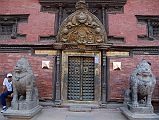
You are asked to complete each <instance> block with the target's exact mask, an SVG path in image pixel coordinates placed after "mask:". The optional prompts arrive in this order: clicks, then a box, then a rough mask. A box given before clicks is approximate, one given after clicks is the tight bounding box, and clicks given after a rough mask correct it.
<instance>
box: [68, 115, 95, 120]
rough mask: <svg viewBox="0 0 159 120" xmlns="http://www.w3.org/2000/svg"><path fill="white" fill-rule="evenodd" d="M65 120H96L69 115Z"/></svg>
mask: <svg viewBox="0 0 159 120" xmlns="http://www.w3.org/2000/svg"><path fill="white" fill-rule="evenodd" d="M65 120H94V119H93V117H92V116H86V115H84V116H79V115H76V116H75V115H68V116H66V119H65Z"/></svg>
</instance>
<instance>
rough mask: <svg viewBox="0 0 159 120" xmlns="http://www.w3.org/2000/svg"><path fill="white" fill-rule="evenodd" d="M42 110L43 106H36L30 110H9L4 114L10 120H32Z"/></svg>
mask: <svg viewBox="0 0 159 120" xmlns="http://www.w3.org/2000/svg"><path fill="white" fill-rule="evenodd" d="M41 110H42V107H41V106H39V105H38V106H36V107H34V108H32V109H30V110H12V109H11V108H9V109H8V110H7V111H5V112H4V113H3V115H4V116H5V117H7V118H8V119H9V120H30V119H31V118H32V117H34V116H35V115H36V114H38V113H39V112H40V111H41Z"/></svg>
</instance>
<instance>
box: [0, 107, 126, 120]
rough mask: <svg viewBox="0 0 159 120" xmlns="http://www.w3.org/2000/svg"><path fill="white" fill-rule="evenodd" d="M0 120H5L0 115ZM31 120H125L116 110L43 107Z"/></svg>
mask: <svg viewBox="0 0 159 120" xmlns="http://www.w3.org/2000/svg"><path fill="white" fill-rule="evenodd" d="M0 120H7V119H6V118H4V117H3V115H2V114H0ZM31 120H127V119H126V118H125V117H124V116H123V115H122V114H121V113H120V111H119V110H118V109H93V110H92V111H91V112H70V111H68V108H54V107H44V108H43V109H42V111H41V113H39V114H38V115H36V116H35V117H34V118H32V119H31Z"/></svg>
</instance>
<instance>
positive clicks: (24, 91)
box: [11, 58, 39, 110]
mask: <svg viewBox="0 0 159 120" xmlns="http://www.w3.org/2000/svg"><path fill="white" fill-rule="evenodd" d="M13 94H14V96H13V100H12V103H11V109H13V110H30V109H32V108H34V107H36V106H37V105H38V104H39V100H38V90H37V87H36V84H35V76H34V74H33V71H32V68H31V66H30V64H29V62H28V60H27V59H26V58H21V59H19V60H18V62H17V63H16V66H15V68H14V71H13Z"/></svg>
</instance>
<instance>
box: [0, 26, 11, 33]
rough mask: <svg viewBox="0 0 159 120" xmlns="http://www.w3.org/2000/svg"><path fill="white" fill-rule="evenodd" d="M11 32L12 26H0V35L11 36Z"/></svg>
mask: <svg viewBox="0 0 159 120" xmlns="http://www.w3.org/2000/svg"><path fill="white" fill-rule="evenodd" d="M12 31H13V24H1V25H0V35H11V34H12Z"/></svg>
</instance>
